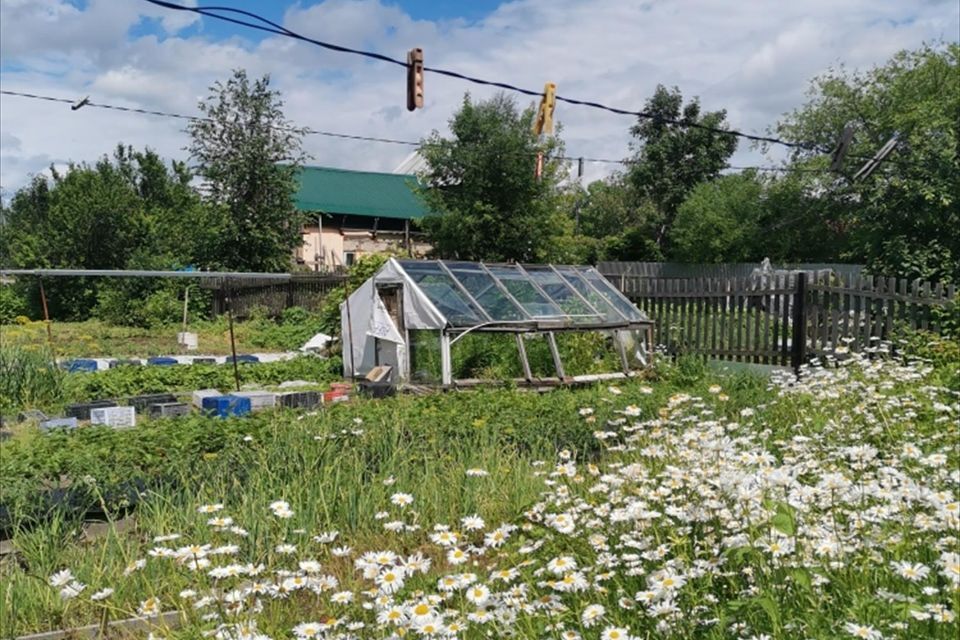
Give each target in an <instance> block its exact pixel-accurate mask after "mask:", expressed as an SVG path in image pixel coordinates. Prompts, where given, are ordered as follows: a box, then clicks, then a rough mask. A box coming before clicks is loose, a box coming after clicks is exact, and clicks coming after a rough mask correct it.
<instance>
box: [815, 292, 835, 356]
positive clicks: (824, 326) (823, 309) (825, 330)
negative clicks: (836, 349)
mask: <svg viewBox="0 0 960 640" xmlns="http://www.w3.org/2000/svg"><path fill="white" fill-rule="evenodd" d="M824 277H825V276H823V274H821V275H820V276H819V278H818V280H820V281H821V282H822V281H823V279H824ZM830 296H831V294H830V293H829V292H827V291H821V292H820V298H821V306H820V344H819V347H818V348H819V350H820V351H821V352H826V351H829V350H830V348H831V347H830V322H831V320H832V318H831V315H830V314H831V311H830V307H831V305H830V302H831V300H830Z"/></svg>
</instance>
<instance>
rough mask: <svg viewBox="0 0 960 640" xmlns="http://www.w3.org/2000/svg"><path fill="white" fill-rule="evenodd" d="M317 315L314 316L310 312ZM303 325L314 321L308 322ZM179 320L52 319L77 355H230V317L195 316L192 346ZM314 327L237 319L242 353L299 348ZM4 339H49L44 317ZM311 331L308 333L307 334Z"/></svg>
mask: <svg viewBox="0 0 960 640" xmlns="http://www.w3.org/2000/svg"><path fill="white" fill-rule="evenodd" d="M310 317H311V318H312V316H310ZM303 326H304V327H309V326H312V325H311V324H310V323H309V322H305V323H303ZM181 330H182V327H181V326H180V325H178V324H171V325H168V326H165V327H152V328H140V327H123V326H117V325H112V324H107V323H105V322H102V321H100V320H87V321H84V322H56V321H55V322H52V323H51V325H50V332H51V335H52V343H51V348H52V350H53V351H54V352H55V353H56V355H57V357H60V358H75V357H88V358H96V357H111V358H121V357H147V356H156V355H170V354H188V353H199V354H209V355H228V354H230V353H231V350H230V330H229V326H228V323H227V319H226V318H225V317H223V318H218V319H217V320H201V321H196V322H191V323H190V325H189V326H188V328H187V330H188V331H192V332H194V333H196V334H198V343H199V347H198V349H197V350H196V351H190V352H188V351H187V350H185V349H184V348H183V347H181V346H180V345H178V344H177V333H178V332H180V331H181ZM313 333H314V332H310V331H305V330H304V329H303V328H294V327H292V326H290V325H285V324H284V323H282V322H280V323H278V322H274V321H271V320H266V319H256V320H250V321H244V322H236V323H235V324H234V338H235V341H236V348H237V353H250V352H252V351H288V350H295V349H298V348H299V347H300V346H301V345H303V343H304V342H306V340H307V339H308V338H310V337H311V336H312V335H313ZM0 334H2V336H3V343H4V344H35V345H36V344H47V343H48V337H47V328H46V323H44V322H28V323H26V324H5V325H2V326H0ZM308 334H309V335H308Z"/></svg>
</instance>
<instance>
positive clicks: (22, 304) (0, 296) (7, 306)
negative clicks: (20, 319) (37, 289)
mask: <svg viewBox="0 0 960 640" xmlns="http://www.w3.org/2000/svg"><path fill="white" fill-rule="evenodd" d="M26 313H27V301H26V299H25V298H24V297H23V296H22V295H20V294H19V293H18V292H17V291H16V289H14V287H12V286H10V285H5V284H4V285H0V324H10V323H11V322H14V321H15V320H16V319H17V316H23V315H25V314H26Z"/></svg>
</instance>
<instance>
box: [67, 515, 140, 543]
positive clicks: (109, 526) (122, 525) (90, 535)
mask: <svg viewBox="0 0 960 640" xmlns="http://www.w3.org/2000/svg"><path fill="white" fill-rule="evenodd" d="M136 527H137V521H136V520H135V519H134V518H133V517H132V516H127V517H125V518H120V519H119V520H116V521H114V522H102V521H88V522H84V523H83V534H82V535H81V539H82V540H83V541H84V542H91V541H93V540H96V539H97V538H102V537H104V536H106V535H109V534H110V532H111V531H116V532H117V533H127V532H128V531H133V530H134V529H135V528H136Z"/></svg>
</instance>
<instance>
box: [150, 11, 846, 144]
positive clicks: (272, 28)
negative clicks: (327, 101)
mask: <svg viewBox="0 0 960 640" xmlns="http://www.w3.org/2000/svg"><path fill="white" fill-rule="evenodd" d="M146 1H147V2H149V3H150V4H154V5H157V6H160V7H164V8H166V9H171V10H174V11H187V12H190V13H195V14H198V15H201V16H207V17H209V18H214V19H216V20H223V21H225V22H231V23H233V24H238V25H242V26H245V27H250V28H251V29H257V30H259V31H265V32H268V33H274V34H277V35H281V36H284V37H288V38H293V39H295V40H300V41H303V42H308V43H310V44H313V45H316V46H318V47H322V48H324V49H328V50H331V51H337V52H340V53H350V54H353V55H358V56H362V57H365V58H370V59H373V60H377V61H380V62H387V63H390V64H394V65H397V66H401V67H404V68H406V67H407V62H406V61H405V60H400V59H399V58H392V57H390V56H387V55H384V54H382V53H377V52H374V51H366V50H363V49H354V48H351V47H345V46H343V45H338V44H333V43H331V42H325V41H323V40H317V39H314V38H310V37H307V36H304V35H302V34H299V33H297V32H295V31H292V30H290V29H287V28H286V27H284V26H283V25H280V24H277V23H276V22H273V21H271V20H268V19H267V18H264V17H263V16H260V15H257V14H255V13H252V12H250V11H245V10H243V9H236V8H233V7H217V6H212V7H186V6H183V5H179V4H176V3H173V2H167V1H166V0H146ZM223 13H226V14H235V15H240V16H244V17H246V18H251V19H253V20H257V21H259V22H260V23H261V24H256V23H253V22H247V21H246V20H241V19H238V18H232V17H230V16H229V15H222V14H223ZM423 70H424V71H425V72H430V73H436V74H438V75H443V76H447V77H451V78H457V79H459V80H464V81H466V82H471V83H473V84H480V85H484V86H490V87H497V88H500V89H506V90H508V91H513V92H515V93H520V94H523V95H527V96H533V97H540V96H542V95H543V92H542V91H534V90H531V89H524V88H522V87H518V86H516V85H512V84H507V83H504V82H497V81H493V80H484V79H482V78H477V77H475V76H469V75H466V74H463V73H459V72H457V71H451V70H449V69H441V68H438V67H427V66H424V68H423ZM556 100H557V101H558V102H565V103H567V104H572V105H577V106H583V107H590V108H593V109H600V110H603V111H607V112H609V113H615V114H617V115H626V116H633V117H636V118H642V119H645V120H654V121H657V122H662V123H665V124H670V125H673V126H677V127H682V128H692V129H699V130H702V131H707V132H709V133H714V134H717V135H727V136H733V137H737V138H743V139H745V140H751V141H753V142H764V143H767V144H776V145H781V146H784V147H789V148H791V149H803V150H807V151H820V152H823V153H829V151H830V149H825V148H823V147H821V146H820V145H818V144H816V143H809V142H790V141H788V140H783V139H781V138H774V137H771V136H761V135H756V134H751V133H744V132H743V131H738V130H736V129H721V128H719V127H711V126H709V125H705V124H702V123H699V122H692V121H690V120H684V119H680V120H678V119H676V118H666V117H663V116H661V115H659V114H655V113H651V112H649V111H631V110H629V109H620V108H617V107H611V106H608V105H605V104H602V103H600V102H595V101H592V100H578V99H575V98H567V97H565V96H560V95H558V96H556Z"/></svg>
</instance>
